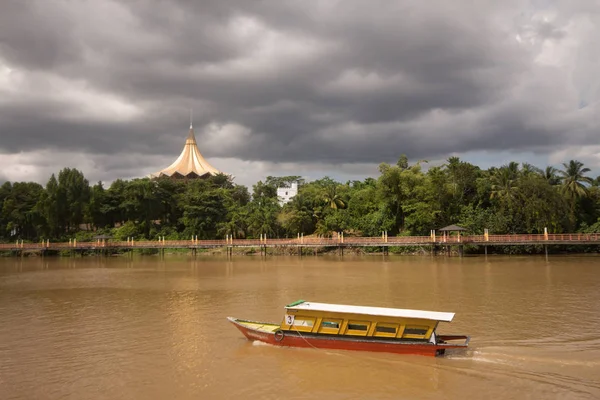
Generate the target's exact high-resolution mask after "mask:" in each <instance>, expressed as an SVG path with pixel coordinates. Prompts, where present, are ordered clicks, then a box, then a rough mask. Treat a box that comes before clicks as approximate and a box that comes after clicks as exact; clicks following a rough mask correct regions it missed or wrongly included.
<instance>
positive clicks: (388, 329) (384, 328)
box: [375, 325, 396, 335]
mask: <svg viewBox="0 0 600 400" xmlns="http://www.w3.org/2000/svg"><path fill="white" fill-rule="evenodd" d="M375 332H382V333H393V334H394V335H395V334H396V328H393V327H391V326H379V325H377V327H376V328H375Z"/></svg>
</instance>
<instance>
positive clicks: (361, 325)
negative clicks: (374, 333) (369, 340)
mask: <svg viewBox="0 0 600 400" xmlns="http://www.w3.org/2000/svg"><path fill="white" fill-rule="evenodd" d="M370 326H371V323H370V322H367V321H348V327H347V328H346V334H347V335H357V336H367V333H368V331H369V327H370Z"/></svg>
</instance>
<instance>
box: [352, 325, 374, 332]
mask: <svg viewBox="0 0 600 400" xmlns="http://www.w3.org/2000/svg"><path fill="white" fill-rule="evenodd" d="M348 329H352V330H353V331H366V330H368V329H369V326H368V325H363V324H348Z"/></svg>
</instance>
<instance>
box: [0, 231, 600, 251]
mask: <svg viewBox="0 0 600 400" xmlns="http://www.w3.org/2000/svg"><path fill="white" fill-rule="evenodd" d="M465 245H473V246H485V247H486V248H487V247H488V246H525V245H546V246H547V245H600V234H598V233H591V234H583V233H565V234H531V235H528V234H524V235H523V234H518V235H464V236H463V235H460V236H458V235H457V236H436V235H433V234H432V235H431V236H393V237H388V236H386V235H385V234H383V235H382V236H380V237H355V236H343V235H337V236H334V237H302V236H299V237H297V238H287V239H276V238H268V237H266V236H265V237H260V238H258V239H234V238H230V237H227V238H225V239H219V240H198V239H195V238H192V239H189V240H165V239H164V238H159V239H157V240H140V241H138V240H134V239H130V240H127V241H112V240H107V239H97V240H95V241H91V242H80V241H76V240H71V241H69V242H51V241H49V240H46V241H40V242H39V243H24V242H23V241H16V242H14V243H4V244H0V251H16V252H21V253H22V252H36V251H40V252H45V251H65V250H66V251H69V250H72V251H85V250H98V251H103V250H132V249H190V250H197V249H211V248H213V249H214V248H226V249H228V250H231V249H234V248H261V249H265V251H266V249H267V248H285V247H291V248H299V249H302V248H315V249H316V248H326V247H337V248H342V249H343V248H353V247H381V248H384V249H385V250H387V248H389V247H410V246H423V247H431V248H436V247H437V248H447V247H449V246H460V247H461V248H462V247H463V246H465Z"/></svg>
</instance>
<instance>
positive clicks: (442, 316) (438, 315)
mask: <svg viewBox="0 0 600 400" xmlns="http://www.w3.org/2000/svg"><path fill="white" fill-rule="evenodd" d="M285 308H286V309H288V310H310V311H324V312H334V313H348V314H364V315H378V316H382V317H396V318H420V319H429V320H434V321H444V322H450V321H452V318H454V313H450V312H437V311H421V310H406V309H402V308H385V307H366V306H349V305H344V304H328V303H312V302H309V301H304V302H300V301H298V302H296V303H292V304H290V305H287V306H285Z"/></svg>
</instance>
